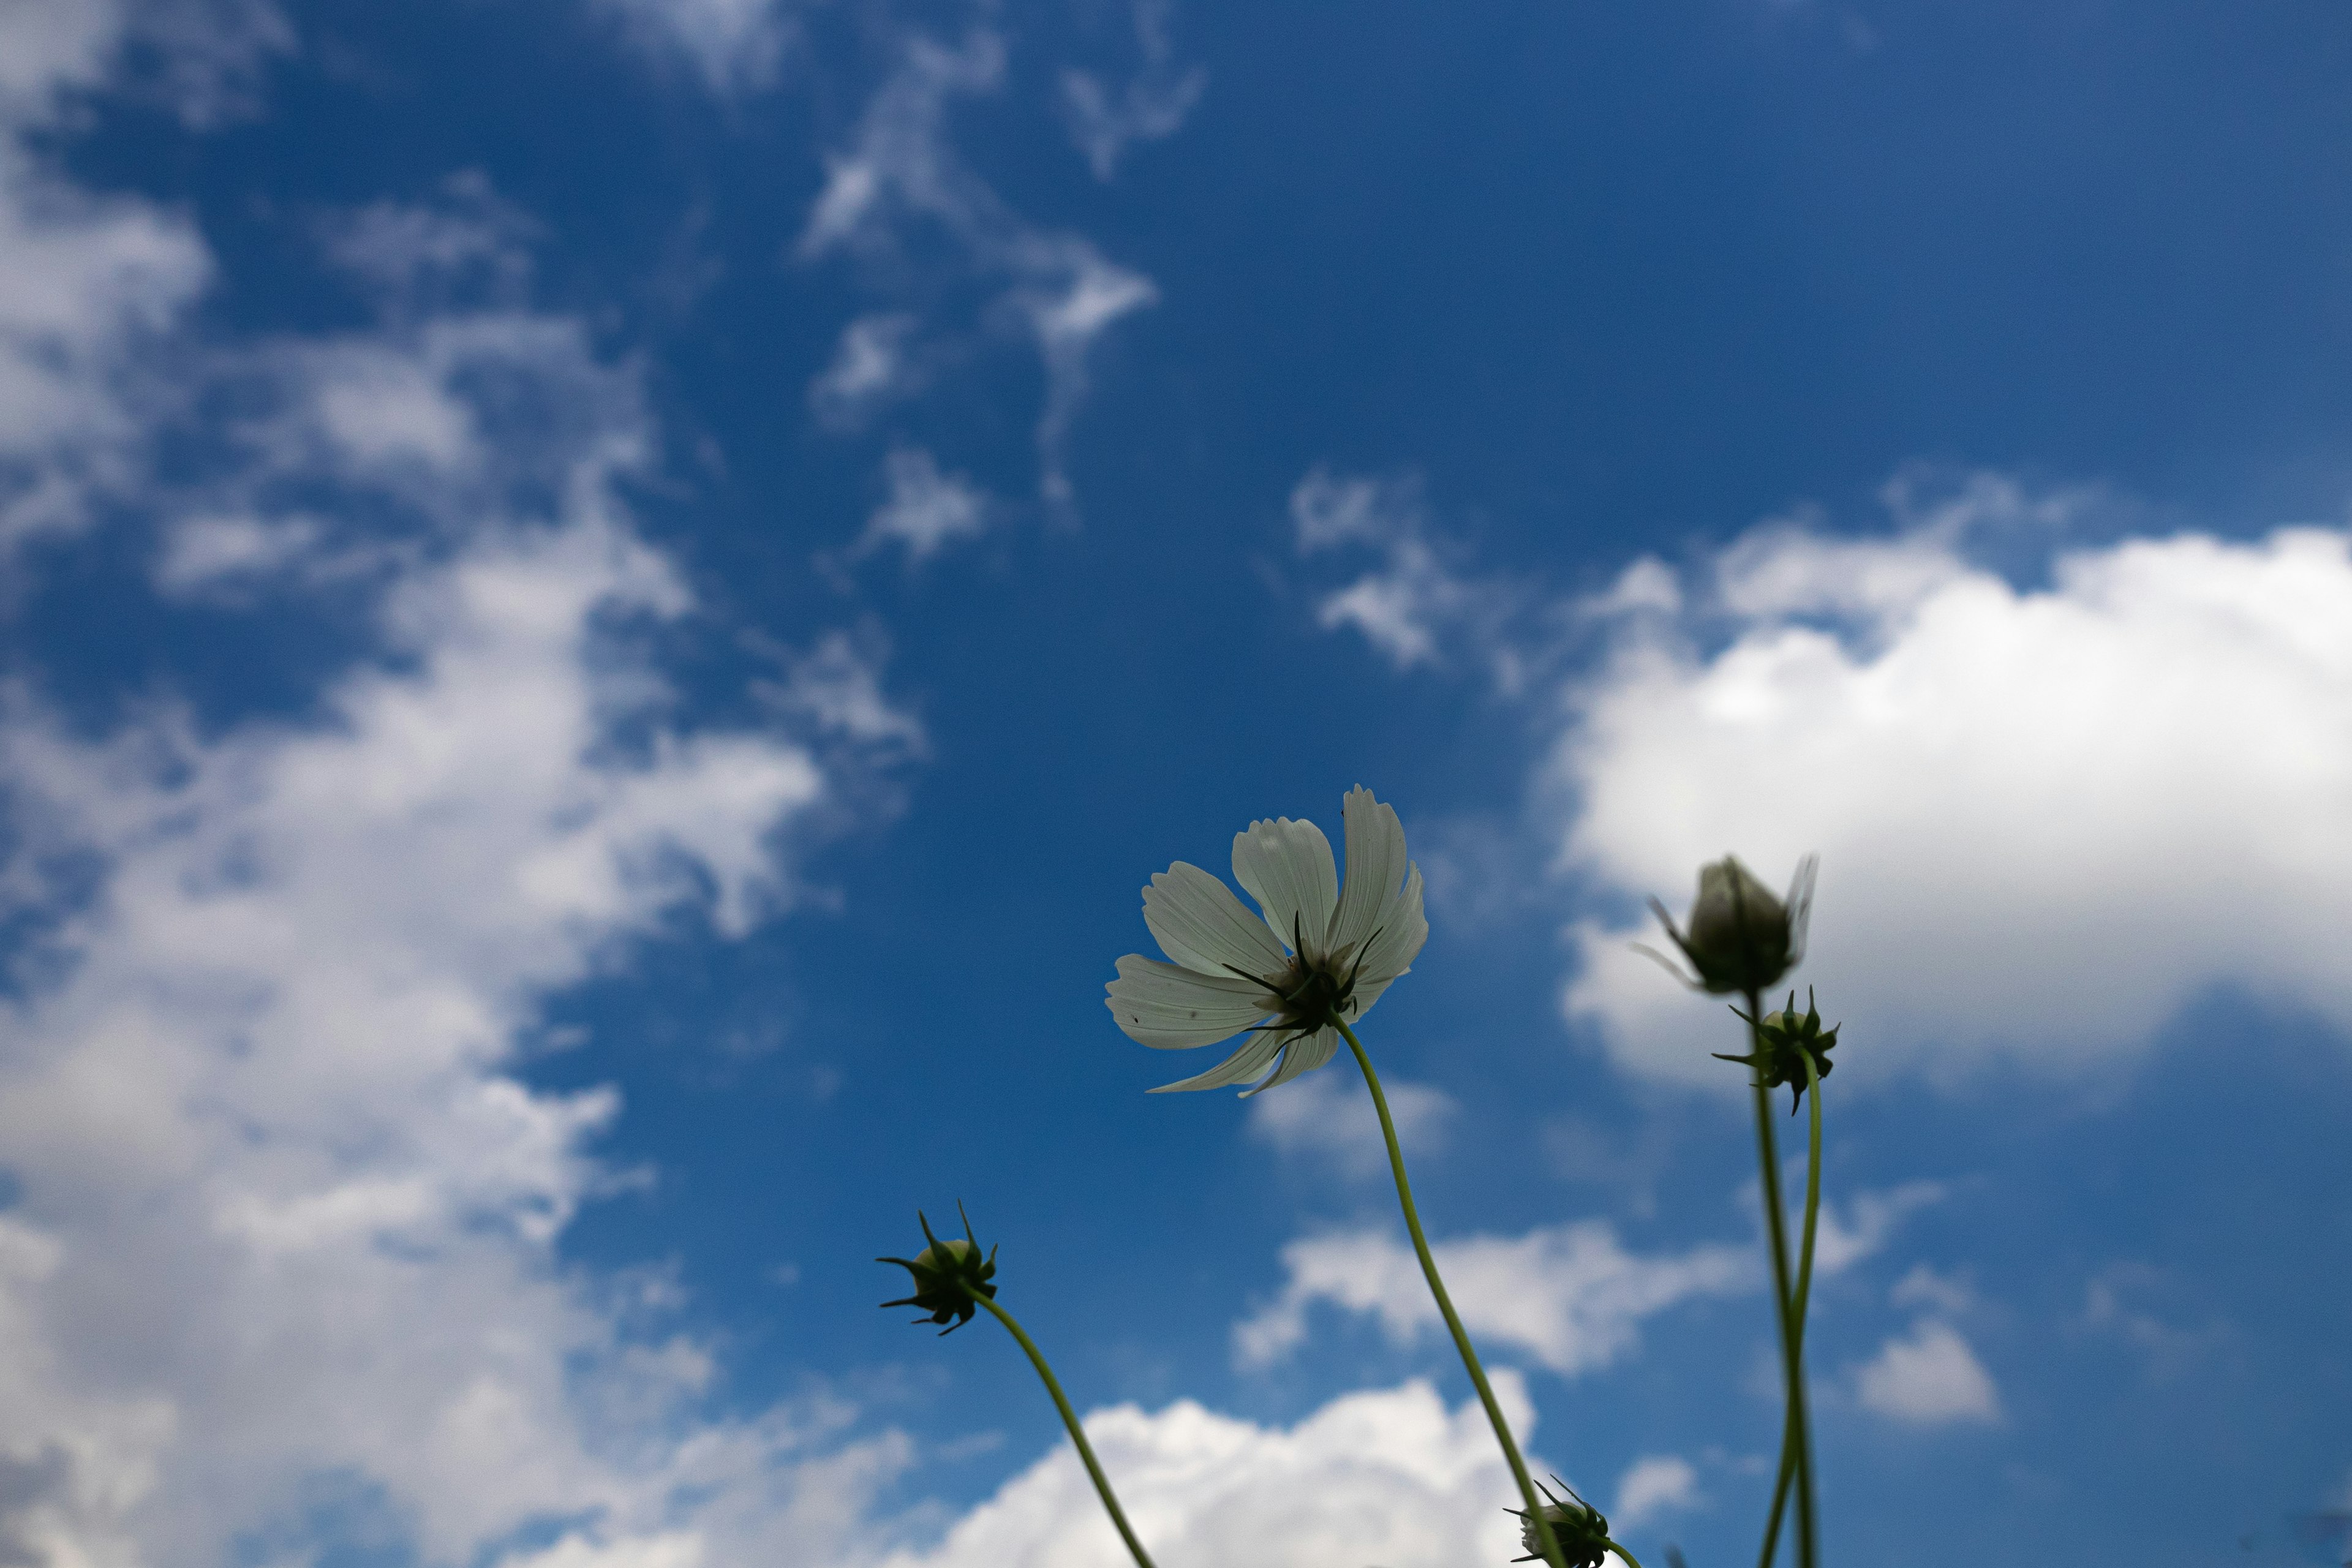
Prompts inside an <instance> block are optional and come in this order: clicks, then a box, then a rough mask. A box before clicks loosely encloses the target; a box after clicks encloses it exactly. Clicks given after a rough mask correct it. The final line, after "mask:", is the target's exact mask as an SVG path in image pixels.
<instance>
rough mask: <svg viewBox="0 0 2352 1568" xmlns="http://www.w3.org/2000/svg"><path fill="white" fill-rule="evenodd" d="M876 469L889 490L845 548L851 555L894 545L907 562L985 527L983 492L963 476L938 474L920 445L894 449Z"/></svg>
mask: <svg viewBox="0 0 2352 1568" xmlns="http://www.w3.org/2000/svg"><path fill="white" fill-rule="evenodd" d="M882 471H883V476H884V479H885V480H886V482H887V484H888V486H889V494H888V495H887V497H886V498H885V499H884V500H883V502H882V504H881V505H880V506H877V507H876V508H875V509H874V510H873V512H872V514H871V515H870V516H868V517H867V518H866V531H865V532H863V533H861V534H859V535H858V536H857V542H856V543H855V544H853V545H852V546H851V547H850V553H851V554H852V555H866V554H870V553H872V552H875V551H877V550H879V549H881V548H882V547H883V546H885V545H887V544H896V545H898V546H899V547H900V548H901V549H903V550H904V551H906V552H907V559H908V561H909V562H910V563H911V562H921V561H925V560H928V559H929V558H930V557H931V556H933V555H936V554H938V553H939V552H940V551H941V550H943V549H945V548H946V547H947V546H948V545H950V544H951V543H953V542H955V541H957V540H959V539H971V538H973V537H975V536H977V535H979V534H981V533H982V532H985V531H987V528H988V512H989V500H988V496H987V495H986V493H985V492H983V491H982V489H980V487H979V486H977V485H975V484H973V483H972V482H971V479H970V478H969V477H967V476H965V475H963V474H949V473H941V472H940V466H939V463H938V461H937V460H936V459H934V458H932V456H931V455H930V454H929V452H926V451H924V450H923V449H922V448H921V447H899V448H898V449H897V450H896V451H894V452H892V453H891V454H890V456H889V458H887V460H886V461H885V462H884V464H883V468H882Z"/></svg>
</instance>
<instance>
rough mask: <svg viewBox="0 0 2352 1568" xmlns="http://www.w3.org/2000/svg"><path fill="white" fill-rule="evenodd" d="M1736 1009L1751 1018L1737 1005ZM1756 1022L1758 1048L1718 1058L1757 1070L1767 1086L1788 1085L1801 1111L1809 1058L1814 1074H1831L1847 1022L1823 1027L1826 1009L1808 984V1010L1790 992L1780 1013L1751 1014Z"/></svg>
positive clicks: (1793, 1103) (1791, 1104)
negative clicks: (1835, 1050) (1816, 1001)
mask: <svg viewBox="0 0 2352 1568" xmlns="http://www.w3.org/2000/svg"><path fill="white" fill-rule="evenodd" d="M1732 1011H1733V1012H1734V1013H1738V1014H1739V1016H1741V1017H1743V1018H1747V1017H1748V1015H1747V1014H1745V1013H1740V1012H1739V1009H1738V1008H1737V1007H1734V1008H1733V1009H1732ZM1748 1022H1749V1023H1751V1024H1754V1025H1755V1026H1756V1048H1755V1049H1754V1050H1752V1051H1750V1052H1748V1055H1746V1056H1744V1057H1727V1056H1725V1055H1724V1054H1723V1053H1722V1052H1721V1051H1717V1052H1715V1053H1713V1054H1714V1055H1715V1056H1716V1057H1717V1058H1718V1059H1720V1060H1723V1061H1727V1062H1738V1063H1739V1064H1740V1065H1741V1066H1742V1067H1746V1068H1753V1069H1754V1070H1755V1073H1756V1077H1757V1080H1758V1081H1759V1082H1760V1083H1761V1084H1763V1086H1764V1087H1765V1088H1766V1089H1780V1088H1781V1087H1783V1086H1784V1085H1785V1086H1786V1087H1787V1088H1788V1089H1789V1091H1790V1094H1789V1114H1790V1115H1791V1116H1794V1115H1796V1114H1797V1107H1798V1106H1799V1105H1801V1104H1802V1103H1803V1101H1804V1098H1805V1058H1807V1057H1811V1058H1813V1075H1814V1076H1815V1077H1817V1078H1827V1077H1829V1076H1830V1068H1833V1067H1835V1066H1836V1065H1837V1064H1836V1063H1835V1062H1832V1060H1830V1051H1831V1050H1832V1048H1833V1047H1835V1046H1836V1045H1837V1037H1838V1031H1839V1030H1840V1029H1842V1028H1843V1027H1844V1025H1843V1024H1832V1025H1831V1026H1829V1027H1828V1028H1826V1029H1824V1028H1822V1013H1821V1009H1820V1008H1819V1007H1816V1006H1815V1005H1813V988H1812V987H1811V986H1810V985H1808V986H1807V987H1805V1010H1804V1011H1803V1012H1802V1013H1799V1012H1798V1011H1797V994H1796V993H1795V992H1793V991H1791V992H1790V993H1789V1005H1787V1006H1785V1007H1783V1008H1781V1009H1780V1011H1779V1012H1777V1013H1767V1014H1765V1015H1764V1016H1763V1017H1762V1018H1760V1019H1758V1018H1748Z"/></svg>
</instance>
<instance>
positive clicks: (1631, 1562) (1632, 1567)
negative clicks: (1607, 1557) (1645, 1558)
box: [1608, 1541, 1642, 1568]
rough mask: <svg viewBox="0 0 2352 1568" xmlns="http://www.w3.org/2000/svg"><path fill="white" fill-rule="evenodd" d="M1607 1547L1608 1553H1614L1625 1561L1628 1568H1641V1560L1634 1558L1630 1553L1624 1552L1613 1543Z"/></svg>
mask: <svg viewBox="0 0 2352 1568" xmlns="http://www.w3.org/2000/svg"><path fill="white" fill-rule="evenodd" d="M1608 1546H1609V1550H1610V1551H1612V1552H1615V1553H1617V1555H1618V1556H1620V1557H1622V1558H1623V1559H1624V1560H1625V1562H1626V1563H1627V1565H1628V1568H1642V1560H1641V1559H1640V1558H1638V1557H1636V1556H1634V1555H1633V1553H1632V1552H1628V1551H1626V1550H1625V1549H1624V1548H1623V1547H1622V1546H1620V1545H1618V1544H1617V1543H1616V1542H1614V1541H1612V1542H1609V1543H1608Z"/></svg>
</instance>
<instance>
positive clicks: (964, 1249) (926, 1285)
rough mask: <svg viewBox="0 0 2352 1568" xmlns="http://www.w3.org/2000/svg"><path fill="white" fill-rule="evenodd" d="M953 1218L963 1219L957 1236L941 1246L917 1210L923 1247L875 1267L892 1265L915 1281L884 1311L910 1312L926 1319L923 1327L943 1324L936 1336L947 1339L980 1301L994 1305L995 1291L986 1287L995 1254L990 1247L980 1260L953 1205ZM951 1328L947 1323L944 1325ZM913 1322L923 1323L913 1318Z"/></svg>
mask: <svg viewBox="0 0 2352 1568" xmlns="http://www.w3.org/2000/svg"><path fill="white" fill-rule="evenodd" d="M956 1213H957V1214H959V1215H963V1235H962V1236H961V1237H949V1238H948V1239H947V1240H945V1241H941V1240H940V1238H939V1237H936V1236H933V1235H932V1234H931V1222H930V1221H929V1219H927V1218H925V1217H924V1215H923V1213H922V1211H921V1210H919V1209H918V1210H917V1211H916V1212H915V1218H916V1220H917V1221H918V1222H919V1224H920V1225H921V1226H922V1227H923V1239H924V1240H925V1241H927V1242H929V1243H930V1245H929V1246H928V1247H924V1248H923V1250H922V1251H920V1252H919V1253H917V1254H916V1255H915V1256H914V1257H912V1258H876V1259H875V1260H874V1261H875V1262H877V1263H895V1264H897V1265H898V1267H899V1268H904V1269H905V1270H906V1271H907V1272H908V1273H909V1274H911V1275H913V1276H914V1277H915V1293H914V1294H913V1295H911V1296H902V1297H900V1298H899V1299H898V1300H895V1301H885V1302H883V1303H882V1305H884V1306H885V1307H913V1308H915V1309H916V1310H919V1311H920V1312H923V1313H924V1314H926V1316H927V1318H928V1321H931V1322H934V1323H947V1324H948V1326H947V1327H946V1328H944V1329H941V1330H940V1333H941V1334H943V1335H944V1334H951V1333H953V1332H955V1331H956V1330H958V1329H960V1328H961V1327H963V1326H964V1325H965V1324H966V1323H969V1322H971V1317H972V1314H973V1313H974V1312H976V1311H978V1310H980V1308H979V1301H980V1300H981V1299H982V1298H986V1299H987V1300H995V1299H996V1287H995V1286H994V1285H993V1284H992V1283H990V1281H991V1280H992V1279H994V1278H995V1275H996V1248H994V1247H990V1248H989V1249H988V1256H987V1257H986V1258H982V1257H981V1255H980V1241H979V1239H978V1238H977V1237H974V1236H973V1235H972V1234H971V1215H965V1214H964V1213H963V1205H961V1204H958V1205H956ZM950 1318H952V1319H954V1320H955V1321H953V1322H948V1320H949V1319H950ZM916 1321H918V1322H921V1321H925V1319H921V1318H919V1319H917V1320H916Z"/></svg>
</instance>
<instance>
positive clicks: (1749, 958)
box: [1650, 855, 1814, 994]
mask: <svg viewBox="0 0 2352 1568" xmlns="http://www.w3.org/2000/svg"><path fill="white" fill-rule="evenodd" d="M1813 866H1814V861H1813V858H1812V857H1811V856H1810V855H1808V856H1807V857H1805V858H1804V859H1803V860H1802V861H1801V862H1800V863H1799V864H1798V867H1797V876H1796V879H1795V880H1794V881H1793V882H1791V883H1790V886H1789V896H1788V898H1787V899H1786V900H1781V899H1779V898H1775V897H1774V896H1773V893H1772V889H1769V888H1767V887H1766V886H1765V885H1764V884H1763V883H1762V882H1759V881H1758V880H1757V879H1756V874H1755V873H1754V872H1752V871H1750V870H1749V869H1748V868H1747V867H1745V866H1743V865H1741V864H1740V863H1739V858H1738V856H1735V855H1727V856H1725V857H1724V858H1722V859H1720V860H1717V861H1715V862H1713V863H1712V864H1709V865H1706V866H1703V867H1701V868H1699V874H1698V901H1697V902H1696V903H1694V904H1693V905H1692V906H1691V915H1690V930H1689V931H1688V932H1687V933H1685V932H1684V931H1681V930H1679V929H1678V928H1677V927H1676V926H1675V921H1674V917H1673V916H1671V915H1669V914H1667V913H1666V910H1665V906H1664V904H1661V903H1659V902H1658V901H1657V900H1655V899H1653V900H1650V907H1651V908H1652V909H1653V910H1656V911H1657V915H1658V919H1659V921H1661V922H1662V923H1663V924H1664V926H1665V928H1666V934H1667V935H1668V936H1670V937H1672V938H1674V940H1675V946H1676V947H1678V948H1680V949H1682V952H1683V956H1684V957H1685V958H1686V959H1688V960H1689V961H1690V965H1691V968H1692V969H1694V970H1696V972H1697V974H1698V978H1697V980H1696V982H1692V981H1690V980H1688V979H1687V978H1685V984H1695V985H1696V989H1699V990H1702V991H1712V992H1716V993H1718V994H1721V993H1727V992H1744V993H1754V992H1758V991H1761V990H1763V989H1764V988H1765V987H1766V986H1768V985H1770V984H1773V983H1774V982H1776V981H1778V980H1779V979H1780V976H1782V975H1783V974H1786V973H1789V970H1790V966H1792V965H1793V964H1795V963H1796V962H1797V961H1798V960H1799V959H1800V958H1802V957H1803V956H1804V950H1805V924H1806V921H1807V919H1808V917H1809V916H1810V915H1811V909H1812V895H1813ZM1653 956H1654V955H1653ZM1668 967H1669V968H1672V967H1673V966H1672V965H1671V964H1669V965H1668Z"/></svg>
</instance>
